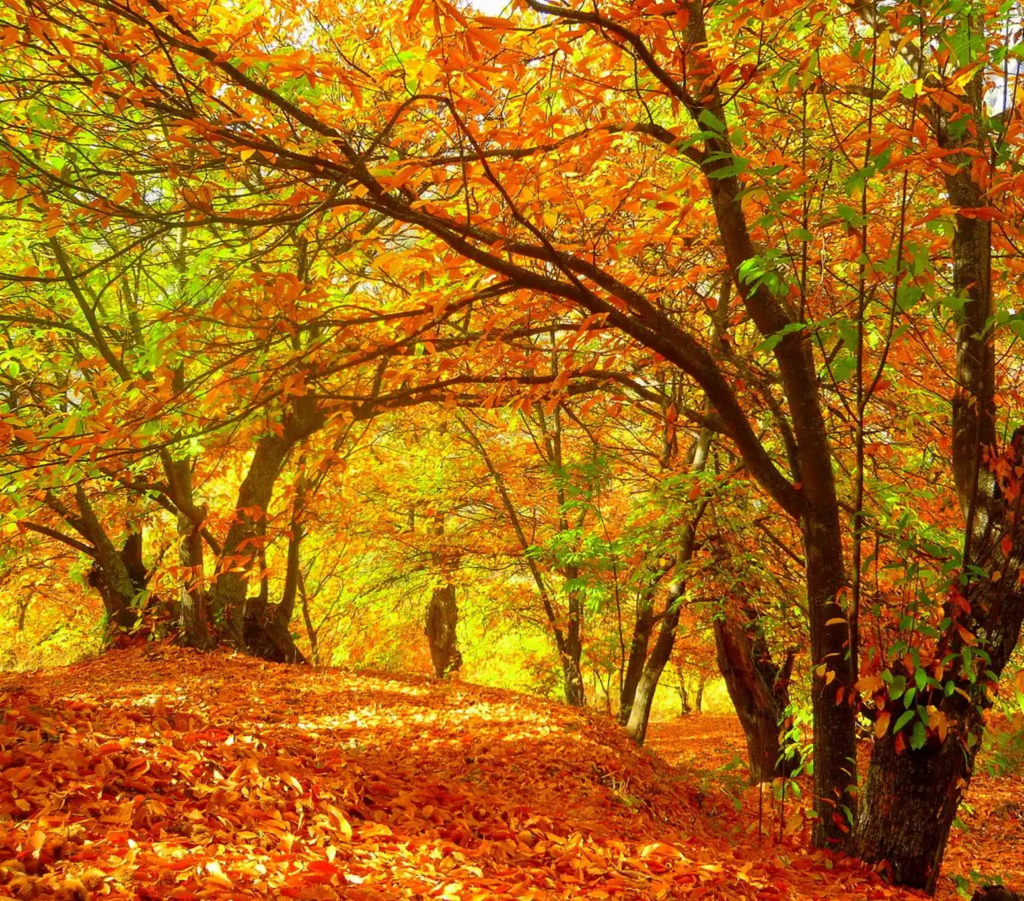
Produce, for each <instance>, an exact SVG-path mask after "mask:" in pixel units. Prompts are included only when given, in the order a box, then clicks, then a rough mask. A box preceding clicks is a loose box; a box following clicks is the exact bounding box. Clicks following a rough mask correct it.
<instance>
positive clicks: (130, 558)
mask: <svg viewBox="0 0 1024 901" xmlns="http://www.w3.org/2000/svg"><path fill="white" fill-rule="evenodd" d="M75 500H76V502H77V504H78V510H79V515H80V518H79V519H78V523H79V528H80V530H81V531H82V533H83V534H84V535H86V536H87V537H88V538H89V540H90V541H91V542H92V544H93V547H94V548H95V549H96V556H95V563H94V564H93V566H92V569H91V570H89V584H90V585H92V586H93V587H94V588H95V589H96V590H97V591H98V592H99V594H100V597H101V598H102V599H103V607H104V609H105V610H106V613H107V621H108V622H109V624H110V625H111V627H113V628H115V629H118V630H121V631H124V632H127V631H129V630H131V629H132V628H133V627H134V626H135V624H136V622H137V621H138V613H137V611H136V609H135V607H134V606H133V603H134V601H135V596H136V595H137V594H138V592H139V591H142V590H144V589H145V582H143V583H142V584H140V585H137V584H136V583H135V582H134V581H132V572H133V571H135V572H136V575H137V576H138V570H139V568H140V567H141V569H142V574H143V578H144V576H145V567H142V563H141V561H142V551H141V546H142V545H141V536H139V538H138V540H137V541H134V540H133V538H132V536H131V535H129V537H128V540H127V541H126V543H125V548H124V551H123V552H122V551H118V550H117V548H116V547H114V543H113V541H111V540H110V536H109V535H108V534H107V531H106V529H104V528H103V525H102V523H101V522H100V521H99V518H98V517H97V516H96V512H95V510H94V509H93V506H92V503H91V502H90V501H89V498H88V495H87V494H86V493H85V488H84V487H83V486H82V485H78V487H77V488H76V489H75Z"/></svg>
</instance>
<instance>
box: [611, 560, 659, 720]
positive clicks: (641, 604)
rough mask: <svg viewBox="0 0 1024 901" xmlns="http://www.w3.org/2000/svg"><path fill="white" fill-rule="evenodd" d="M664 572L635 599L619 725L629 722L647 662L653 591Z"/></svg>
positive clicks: (620, 701) (620, 696)
mask: <svg viewBox="0 0 1024 901" xmlns="http://www.w3.org/2000/svg"><path fill="white" fill-rule="evenodd" d="M663 574H664V572H661V573H658V574H656V575H655V577H654V578H653V579H652V582H651V584H650V585H647V586H645V587H644V589H643V591H642V592H641V594H640V597H639V598H638V599H637V607H636V621H635V622H634V624H633V638H632V641H630V644H629V657H628V659H627V663H626V672H625V675H624V676H623V677H622V690H621V691H620V692H619V725H620V726H625V725H626V724H627V723H628V722H629V715H630V713H631V712H632V710H633V699H634V697H635V696H636V687H637V685H639V684H640V677H641V676H642V675H643V671H644V663H645V662H646V661H647V650H648V648H649V647H650V643H651V634H652V633H653V632H654V590H655V588H656V587H657V583H658V581H659V579H660V578H661V576H662V575H663Z"/></svg>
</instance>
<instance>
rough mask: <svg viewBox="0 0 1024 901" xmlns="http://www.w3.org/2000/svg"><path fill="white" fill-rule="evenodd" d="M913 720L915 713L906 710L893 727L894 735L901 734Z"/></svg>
mask: <svg viewBox="0 0 1024 901" xmlns="http://www.w3.org/2000/svg"><path fill="white" fill-rule="evenodd" d="M913 718H914V711H913V710H906V711H904V712H903V713H901V714H900V718H899V719H898V720H896V725H895V726H893V727H892V731H893V734H895V733H897V732H899V731H900V729H902V728H903V727H904V726H905V725H907V723H909V722H910V721H911V720H912V719H913Z"/></svg>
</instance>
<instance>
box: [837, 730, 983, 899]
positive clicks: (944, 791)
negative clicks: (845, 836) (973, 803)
mask: <svg viewBox="0 0 1024 901" xmlns="http://www.w3.org/2000/svg"><path fill="white" fill-rule="evenodd" d="M977 738H978V736H977V735H975V736H974V739H975V740H977ZM974 755H975V751H974V749H972V748H968V747H966V744H965V742H964V741H962V740H961V739H960V738H956V737H954V736H953V735H949V736H947V740H946V741H944V742H941V743H937V744H936V745H935V746H933V747H929V746H926V747H925V748H923V749H921V750H919V751H912V750H911V749H910V748H903V749H902V750H900V751H897V750H896V739H895V737H894V736H893V734H892V732H891V731H889V732H887V733H886V734H885V736H883V737H882V738H881V739H878V740H876V741H875V743H874V746H873V748H872V751H871V765H870V767H869V768H868V776H867V781H866V784H865V786H864V795H863V799H862V802H861V809H860V819H859V822H858V826H857V836H856V842H855V850H856V853H857V855H858V856H859V857H861V858H862V859H863V860H866V861H869V862H874V861H884V862H885V863H886V864H887V865H888V868H889V871H890V872H891V874H892V880H893V881H894V882H896V883H897V884H899V885H908V886H911V887H913V888H920V889H924V890H925V891H927V892H933V891H935V881H936V879H937V878H938V875H939V867H940V865H941V863H942V856H943V853H944V851H945V848H946V840H947V839H948V837H949V830H950V827H951V826H952V824H953V819H954V817H955V816H956V810H957V807H958V806H959V804H960V799H961V797H962V795H963V789H964V788H965V787H966V784H967V782H969V781H970V776H971V770H972V768H973V764H974Z"/></svg>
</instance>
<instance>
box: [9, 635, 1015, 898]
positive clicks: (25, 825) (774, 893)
mask: <svg viewBox="0 0 1024 901" xmlns="http://www.w3.org/2000/svg"><path fill="white" fill-rule="evenodd" d="M0 715H2V720H0V899H7V898H14V899H18V901H30V899H36V898H55V899H65V901H84V899H92V898H103V897H110V898H140V899H157V898H160V899H164V898H166V899H200V898H295V899H302V901H320V899H336V898H345V899H355V901H362V899H366V901H370V899H390V898H424V899H428V898H437V899H446V901H449V899H450V901H461V899H490V898H496V899H503V898H526V899H531V898H532V899H549V898H550V899H557V898H594V899H602V898H652V899H661V898H665V899H668V898H679V897H692V898H706V899H752V898H761V899H817V898H822V897H831V898H840V897H841V898H850V899H865V901H867V899H875V898H905V899H910V898H919V897H923V896H921V895H920V894H919V893H915V892H910V891H905V890H897V889H893V888H892V887H890V886H888V885H887V884H886V883H885V882H884V881H883V880H882V878H881V877H880V876H879V875H877V874H875V873H872V872H871V871H869V870H868V869H866V868H865V867H864V866H863V865H860V864H858V863H856V862H855V861H851V860H848V859H846V858H844V857H843V856H841V855H838V854H832V853H829V852H820V851H811V850H808V848H807V846H806V843H805V841H804V838H803V836H802V835H801V834H798V832H793V833H792V834H788V835H784V837H783V839H782V840H781V841H777V840H773V839H768V838H767V837H762V838H759V837H758V834H757V832H756V831H755V827H756V816H757V803H758V797H757V793H756V792H757V790H756V789H745V790H743V791H742V793H741V795H742V796H741V798H740V800H741V801H742V804H741V805H740V809H737V805H736V804H735V803H734V800H735V799H734V798H733V797H731V796H730V794H729V791H727V790H725V788H723V785H722V784H720V783H718V782H715V781H714V779H713V778H709V772H708V766H707V765H708V763H709V762H712V763H715V765H716V766H717V765H718V764H720V763H721V762H722V760H723V759H724V758H725V755H728V754H731V752H732V750H733V749H736V748H739V747H740V745H741V743H742V739H741V735H740V733H739V729H738V726H737V725H736V723H735V721H734V720H732V718H713V717H692V718H690V719H689V720H687V721H684V722H682V723H681V724H666V725H659V724H655V725H654V727H652V739H651V744H652V745H653V746H654V747H656V748H658V749H659V750H660V751H661V753H660V754H658V753H654V752H653V751H651V750H643V751H641V750H638V749H637V748H635V747H634V746H633V745H632V743H631V742H630V741H629V739H628V738H627V737H626V736H625V735H624V734H623V732H622V731H621V730H620V729H619V728H618V727H617V726H616V725H615V724H614V723H613V722H612V721H611V720H609V719H608V718H607V717H602V716H599V715H596V714H593V713H590V712H581V711H579V710H575V709H573V708H570V707H566V706H564V705H560V704H557V703H552V702H548V701H544V700H541V699H537V698H533V697H529V696H524V695H519V694H515V693H513V692H507V691H502V690H497V689H489V688H483V687H479V686H473V685H468V684H465V683H459V682H452V683H448V682H436V681H434V680H431V679H428V678H425V677H417V676H408V675H396V674H392V673H379V672H376V673H372V672H371V673H368V672H358V673H354V672H347V671H341V670H333V669H331V670H324V671H318V670H314V669H311V668H304V667H290V666H284V665H277V664H268V663H265V662H262V661H258V660H254V659H252V658H247V657H242V656H238V655H233V654H228V653H217V654H200V653H196V652H193V651H188V650H183V649H179V648H176V647H174V646H172V645H170V644H140V645H136V646H132V647H129V648H126V649H123V650H118V651H112V652H110V653H108V654H106V655H104V656H103V657H102V658H100V659H98V660H95V661H91V662H88V663H85V664H80V665H77V666H73V667H67V668H64V669H60V670H52V671H47V672H44V673H39V674H35V675H26V674H8V675H2V676H0ZM730 720H732V721H731V724H730ZM712 726H713V727H714V728H712V729H711V732H710V733H709V737H707V738H703V737H701V736H704V735H705V734H707V730H708V729H709V727H712ZM702 729H703V730H705V731H704V732H702V731H701V730H702ZM687 735H688V736H689V738H687V737H686V736H687ZM711 775H712V776H713V775H714V774H713V773H712V774H711ZM1019 789H1020V786H1019V785H1018V786H1017V790H1018V791H1019ZM972 791H973V789H972ZM752 817H753V819H752ZM1004 826H1006V827H1007V828H1010V829H1012V828H1013V827H1012V824H1004ZM1016 828H1017V835H1018V838H1019V830H1020V824H1019V823H1017V826H1016ZM769 831H770V830H769ZM999 834H1000V835H1003V833H999ZM1003 837H1004V838H1005V836H1003ZM957 841H959V839H955V840H954V847H953V848H952V849H951V854H950V860H951V861H953V862H954V863H953V865H954V866H956V863H955V861H956V860H957V857H958V854H960V851H959V850H958V848H957V847H956V842H957ZM989 850H992V849H989ZM1018 850H1019V849H1018ZM968 853H971V854H974V855H975V856H977V855H978V854H979V853H980V852H979V850H978V849H977V848H972V849H971V850H970V851H969V852H968Z"/></svg>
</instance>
